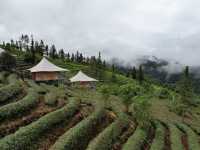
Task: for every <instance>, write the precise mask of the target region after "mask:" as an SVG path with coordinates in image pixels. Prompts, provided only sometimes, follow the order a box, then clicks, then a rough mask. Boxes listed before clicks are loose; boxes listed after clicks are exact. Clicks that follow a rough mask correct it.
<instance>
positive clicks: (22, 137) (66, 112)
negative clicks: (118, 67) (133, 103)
mask: <svg viewBox="0 0 200 150" xmlns="http://www.w3.org/2000/svg"><path fill="white" fill-rule="evenodd" d="M155 104H156V103H155ZM152 109H153V108H152ZM154 110H155V109H154ZM194 111H195V115H197V116H198V115H199V111H198V110H194ZM161 113H162V110H161ZM133 115H134V113H133V111H132V110H127V107H126V106H125V105H124V104H123V103H122V102H121V101H120V100H118V99H117V97H114V96H113V97H110V99H109V100H108V99H107V100H104V99H103V96H101V94H100V93H98V92H96V91H88V90H87V89H74V88H72V87H62V86H61V87H55V86H53V85H47V84H36V83H35V82H33V81H31V80H25V81H22V80H21V79H19V78H18V77H17V76H16V75H15V74H8V73H5V72H1V73H0V150H48V149H50V150H200V137H199V135H198V134H199V133H198V130H195V128H193V126H192V125H191V124H190V123H189V121H186V122H181V121H180V120H178V119H177V120H175V121H176V122H175V121H174V122H173V121H171V122H170V121H166V120H165V119H164V118H163V119H162V118H161V119H159V117H156V116H155V117H154V119H152V121H151V123H150V124H151V125H150V126H149V127H148V128H146V129H144V128H143V127H141V126H140V125H139V124H138V122H137V121H136V120H135V119H134V117H133ZM170 117H172V116H169V118H170Z"/></svg>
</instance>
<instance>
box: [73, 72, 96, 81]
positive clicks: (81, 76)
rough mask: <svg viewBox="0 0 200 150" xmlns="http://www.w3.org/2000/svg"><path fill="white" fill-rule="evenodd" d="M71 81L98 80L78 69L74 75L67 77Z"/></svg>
mask: <svg viewBox="0 0 200 150" xmlns="http://www.w3.org/2000/svg"><path fill="white" fill-rule="evenodd" d="M69 80H70V81H71V82H97V81H98V80H96V79H94V78H91V77H89V76H87V75H86V74H84V73H83V72H82V71H79V72H78V73H77V74H76V75H75V76H74V77H72V78H70V79H69Z"/></svg>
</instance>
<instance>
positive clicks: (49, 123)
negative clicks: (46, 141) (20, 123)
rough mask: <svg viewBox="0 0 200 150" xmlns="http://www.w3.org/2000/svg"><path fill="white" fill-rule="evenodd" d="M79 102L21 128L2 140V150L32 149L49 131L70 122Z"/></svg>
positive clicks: (0, 141)
mask: <svg viewBox="0 0 200 150" xmlns="http://www.w3.org/2000/svg"><path fill="white" fill-rule="evenodd" d="M78 107H79V102H78V101H73V102H71V103H69V104H68V105H67V106H65V107H63V108H61V109H59V110H56V111H54V112H51V113H49V114H47V115H45V116H43V117H41V118H40V119H38V120H37V121H35V122H33V123H31V124H29V125H27V126H25V127H22V128H20V129H19V130H18V131H16V132H15V133H14V134H10V135H8V136H6V137H4V138H3V139H1V140H0V149H1V150H12V149H14V150H27V149H31V148H32V147H33V145H34V144H35V142H37V140H38V138H40V137H41V136H42V135H43V134H44V133H45V132H47V131H48V130H49V129H51V128H53V127H55V126H56V125H58V124H59V123H61V122H63V121H65V120H70V119H71V118H72V116H73V115H74V114H75V112H76V111H77V110H78Z"/></svg>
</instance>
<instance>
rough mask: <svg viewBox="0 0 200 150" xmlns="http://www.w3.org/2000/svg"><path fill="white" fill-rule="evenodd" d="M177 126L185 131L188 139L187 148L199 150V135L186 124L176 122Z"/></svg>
mask: <svg viewBox="0 0 200 150" xmlns="http://www.w3.org/2000/svg"><path fill="white" fill-rule="evenodd" d="M177 126H178V127H179V128H180V129H181V130H183V131H184V132H185V134H186V135H187V139H188V144H189V149H191V150H200V144H199V139H198V138H199V137H198V135H197V134H196V133H195V132H194V131H193V130H192V129H191V128H190V127H188V126H187V125H185V124H180V123H179V124H177Z"/></svg>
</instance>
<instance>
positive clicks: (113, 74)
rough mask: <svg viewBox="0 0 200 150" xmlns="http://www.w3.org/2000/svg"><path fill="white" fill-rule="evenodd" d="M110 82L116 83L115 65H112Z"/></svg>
mask: <svg viewBox="0 0 200 150" xmlns="http://www.w3.org/2000/svg"><path fill="white" fill-rule="evenodd" d="M111 81H112V82H115V81H116V75H115V65H114V64H112V77H111Z"/></svg>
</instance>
